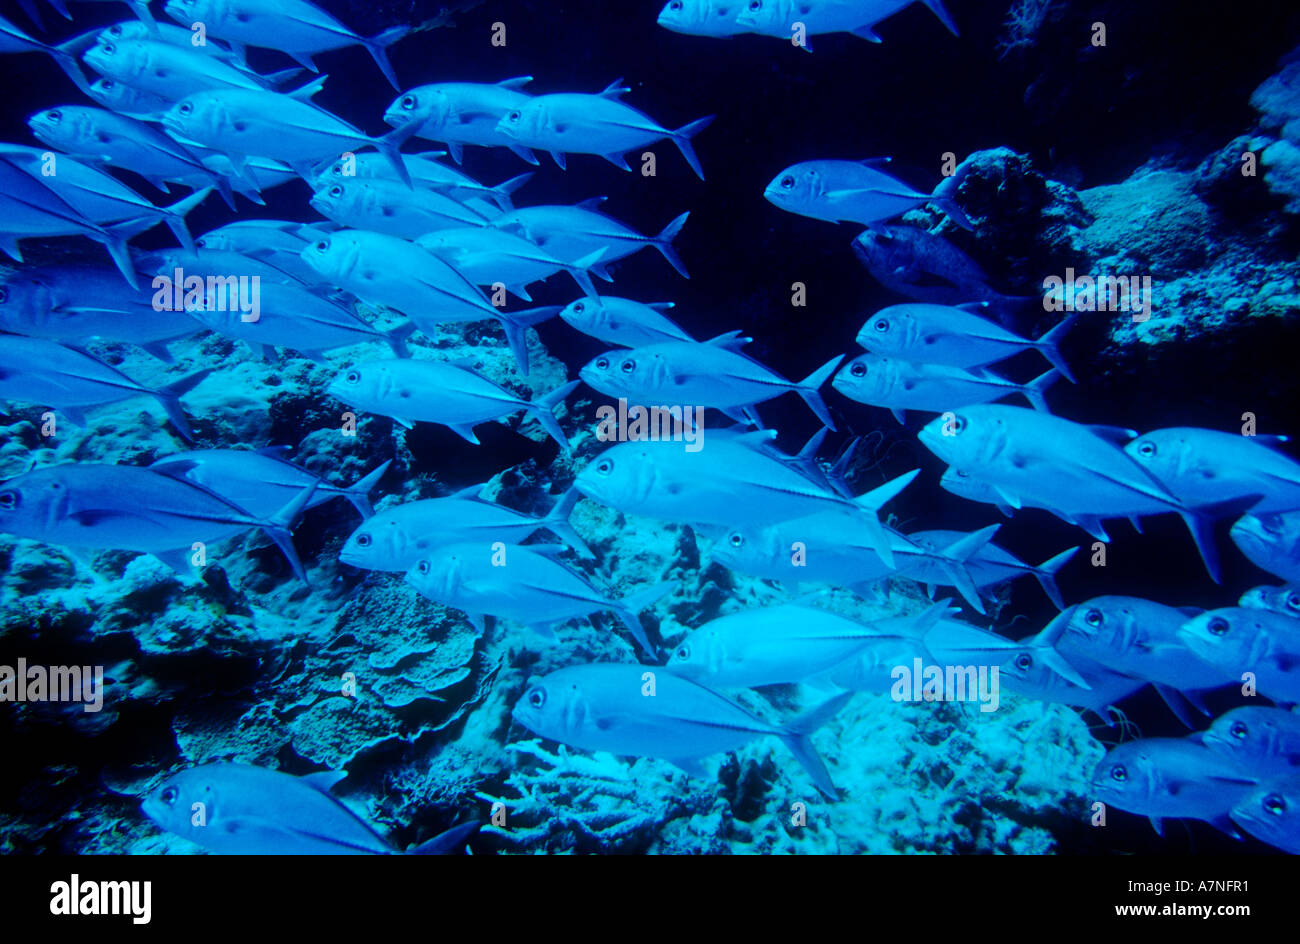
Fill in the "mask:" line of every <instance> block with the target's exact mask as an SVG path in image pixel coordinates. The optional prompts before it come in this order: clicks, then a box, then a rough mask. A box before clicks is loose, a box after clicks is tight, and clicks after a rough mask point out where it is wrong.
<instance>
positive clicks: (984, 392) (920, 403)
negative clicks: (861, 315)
mask: <svg viewBox="0 0 1300 944" xmlns="http://www.w3.org/2000/svg"><path fill="white" fill-rule="evenodd" d="M1060 376H1061V375H1060V372H1059V371H1057V370H1056V369H1055V368H1053V369H1052V370H1049V371H1047V373H1045V374H1042V375H1041V376H1039V377H1038V378H1036V379H1034V380H1031V381H1030V382H1029V383H1024V384H1021V383H1015V382H1014V381H1011V380H1007V379H1006V378H1005V377H999V376H998V375H997V374H995V373H993V372H992V371H990V370H987V369H984V368H976V369H975V370H973V371H972V370H967V369H965V368H962V367H950V366H948V365H946V364H918V363H915V362H913V361H904V360H899V359H898V358H894V357H884V356H882V355H879V354H860V355H859V356H857V357H855V358H854V359H853V360H851V361H849V363H847V364H845V365H844V368H843V369H842V370H840V372H839V373H838V374H836V375H835V379H834V380H833V381H831V386H833V387H834V388H835V389H836V390H838V391H839V392H840V393H842V394H844V396H846V397H848V398H849V399H850V400H856V401H857V402H858V403H865V404H867V405H868V406H880V407H887V408H888V409H889V411H890V412H891V413H893V414H894V418H895V419H897V420H898V421H899V422H900V423H905V422H907V415H906V414H907V411H908V410H924V411H927V412H930V413H943V412H946V411H948V410H955V409H958V408H960V407H963V406H973V405H975V404H979V403H990V402H992V401H994V400H1001V399H1002V398H1003V397H1008V396H1011V395H1012V394H1019V395H1020V396H1022V397H1024V398H1025V399H1026V400H1028V401H1029V404H1030V406H1032V407H1033V408H1034V409H1035V410H1042V411H1043V412H1045V413H1050V412H1051V410H1049V409H1048V406H1047V401H1046V400H1045V399H1044V397H1043V394H1044V393H1045V392H1046V390H1047V389H1048V388H1049V387H1050V386H1051V385H1052V384H1053V383H1055V382H1056V380H1057V378H1058V377H1060Z"/></svg>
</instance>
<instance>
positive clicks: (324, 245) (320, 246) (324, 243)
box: [316, 239, 330, 252]
mask: <svg viewBox="0 0 1300 944" xmlns="http://www.w3.org/2000/svg"><path fill="white" fill-rule="evenodd" d="M329 248H330V241H329V240H328V239H322V240H321V241H320V242H318V243H317V244H316V251H317V252H328V251H329Z"/></svg>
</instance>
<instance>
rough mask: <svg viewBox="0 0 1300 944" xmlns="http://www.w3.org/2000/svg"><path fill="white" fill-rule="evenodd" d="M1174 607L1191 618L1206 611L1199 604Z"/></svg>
mask: <svg viewBox="0 0 1300 944" xmlns="http://www.w3.org/2000/svg"><path fill="white" fill-rule="evenodd" d="M1174 609H1175V610H1177V611H1178V612H1179V613H1182V614H1183V615H1184V616H1186V617H1187V618H1189V619H1190V618H1192V617H1194V616H1200V615H1201V614H1202V613H1204V612H1205V611H1204V610H1203V609H1201V608H1200V607H1199V606H1176V607H1174Z"/></svg>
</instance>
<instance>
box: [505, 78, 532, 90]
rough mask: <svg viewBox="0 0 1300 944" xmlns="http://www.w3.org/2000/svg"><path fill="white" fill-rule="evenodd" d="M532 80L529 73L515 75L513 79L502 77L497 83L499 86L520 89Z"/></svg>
mask: <svg viewBox="0 0 1300 944" xmlns="http://www.w3.org/2000/svg"><path fill="white" fill-rule="evenodd" d="M532 80H533V77H532V76H531V75H517V76H515V77H514V78H513V79H502V80H501V81H500V82H498V83H497V86H498V87H500V88H508V89H515V90H518V89H521V88H523V87H524V86H525V85H527V84H528V83H529V82H531V81H532Z"/></svg>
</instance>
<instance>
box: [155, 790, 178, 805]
mask: <svg viewBox="0 0 1300 944" xmlns="http://www.w3.org/2000/svg"><path fill="white" fill-rule="evenodd" d="M180 796H181V792H180V791H179V790H177V789H176V788H175V787H168V788H167V789H166V790H164V791H163V792H162V794H161V796H159V799H160V800H162V801H163V802H164V803H166V804H167V805H168V806H171V805H172V804H173V803H175V802H176V801H177V800H179V799H180Z"/></svg>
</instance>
